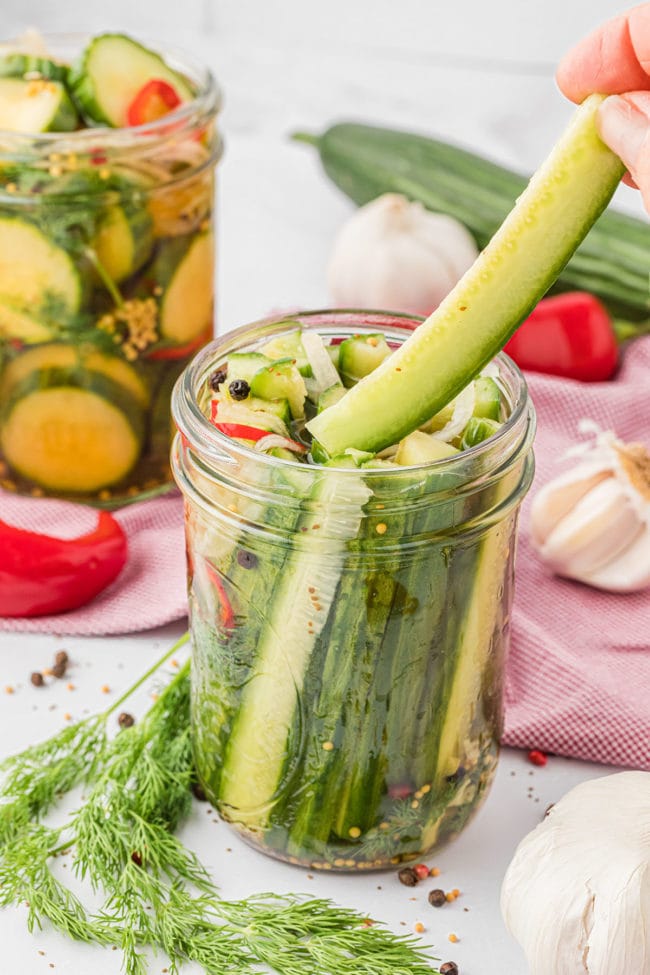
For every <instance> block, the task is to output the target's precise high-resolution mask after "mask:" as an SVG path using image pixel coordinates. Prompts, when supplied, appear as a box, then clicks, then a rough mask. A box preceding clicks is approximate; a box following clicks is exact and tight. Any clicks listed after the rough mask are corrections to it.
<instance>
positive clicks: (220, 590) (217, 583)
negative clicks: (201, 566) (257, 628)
mask: <svg viewBox="0 0 650 975" xmlns="http://www.w3.org/2000/svg"><path fill="white" fill-rule="evenodd" d="M205 565H206V569H207V572H208V577H209V579H210V582H211V583H212V585H213V586H214V588H215V589H216V591H217V596H218V598H219V623H220V624H221V626H222V627H223V628H224V630H229V631H230V630H232V629H234V626H235V611H234V609H233V608H232V603H231V602H230V600H229V599H228V593H227V592H226V587H225V586H224V584H223V582H222V581H221V576H220V575H219V573H218V572H217V570H216V569H215V567H214V566H213V565H212V562H208V560H207V559H206V560H205Z"/></svg>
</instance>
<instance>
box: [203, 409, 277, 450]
mask: <svg viewBox="0 0 650 975" xmlns="http://www.w3.org/2000/svg"><path fill="white" fill-rule="evenodd" d="M218 413H219V400H218V399H213V400H212V404H211V407H210V421H211V422H212V423H213V424H214V426H215V427H216V428H217V430H219V432H220V433H225V435H226V436H227V437H235V438H237V439H239V440H253V441H254V442H255V443H257V441H258V440H261V439H262V437H268V435H269V431H268V430H260V429H259V427H249V426H248V424H246V423H226V422H225V421H224V422H221V421H220V420H219V419H218Z"/></svg>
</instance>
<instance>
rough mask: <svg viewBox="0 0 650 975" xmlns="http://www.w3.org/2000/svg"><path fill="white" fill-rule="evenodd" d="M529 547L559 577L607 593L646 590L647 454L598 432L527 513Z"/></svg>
mask: <svg viewBox="0 0 650 975" xmlns="http://www.w3.org/2000/svg"><path fill="white" fill-rule="evenodd" d="M531 532H532V540H533V544H534V545H535V547H536V548H537V551H538V553H539V555H540V556H541V558H542V559H543V560H544V561H545V562H546V563H547V564H548V566H549V567H550V568H551V569H552V570H553V571H554V572H555V573H557V574H558V575H561V576H566V577H567V578H570V579H577V580H578V581H580V582H585V583H587V584H588V585H591V586H594V587H595V588H599V589H607V590H610V591H612V592H634V591H637V590H639V589H644V588H645V587H646V586H650V454H649V453H648V451H647V450H646V448H645V447H643V446H642V445H641V444H624V443H622V442H621V441H620V440H617V438H616V437H615V436H614V435H613V434H612V433H610V432H599V433H598V434H597V436H596V439H595V441H594V443H593V444H591V445H587V446H585V449H584V450H583V451H582V454H581V459H580V462H579V463H578V464H577V465H576V466H574V468H573V469H572V470H570V471H567V472H565V473H564V474H561V475H560V476H559V477H557V478H555V479H554V480H553V481H551V482H550V483H549V484H546V485H545V486H544V487H543V488H541V490H539V491H538V492H537V495H536V496H535V497H534V498H533V503H532V507H531Z"/></svg>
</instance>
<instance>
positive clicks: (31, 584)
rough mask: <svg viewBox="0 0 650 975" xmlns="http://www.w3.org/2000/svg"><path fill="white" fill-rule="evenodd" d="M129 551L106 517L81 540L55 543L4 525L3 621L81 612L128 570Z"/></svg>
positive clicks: (0, 562)
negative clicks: (10, 618)
mask: <svg viewBox="0 0 650 975" xmlns="http://www.w3.org/2000/svg"><path fill="white" fill-rule="evenodd" d="M127 554H128V546H127V540H126V535H125V534H124V530H123V529H122V527H121V526H120V524H119V523H118V522H117V521H116V520H115V518H113V516H112V515H110V514H109V513H108V512H107V511H101V512H100V513H99V520H98V522H97V527H96V528H94V529H93V530H92V531H91V532H88V533H87V534H86V535H80V536H79V537H78V538H71V539H62V538H53V537H52V536H51V535H40V534H38V533H37V532H31V531H26V530H25V529H22V528H16V527H15V526H13V525H8V524H7V523H6V522H3V521H0V616H5V617H15V616H46V615H49V614H51V613H66V612H68V611H69V610H72V609H78V608H79V607H80V606H84V605H85V604H86V603H88V602H90V600H91V599H94V598H95V596H97V595H99V593H100V592H102V590H104V589H105V588H106V587H107V586H108V585H110V583H111V582H113V581H114V579H116V578H117V577H118V575H119V574H120V572H121V571H122V569H123V568H124V566H125V564H126V560H127Z"/></svg>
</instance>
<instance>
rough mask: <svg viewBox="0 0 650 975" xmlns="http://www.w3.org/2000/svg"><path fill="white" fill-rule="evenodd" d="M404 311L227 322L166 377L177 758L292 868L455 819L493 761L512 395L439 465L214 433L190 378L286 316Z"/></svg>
mask: <svg viewBox="0 0 650 975" xmlns="http://www.w3.org/2000/svg"><path fill="white" fill-rule="evenodd" d="M414 324H416V322H415V321H414V320H413V319H409V318H396V317H394V316H388V315H370V314H368V315H362V314H351V313H344V312H325V313H317V314H313V315H303V316H297V317H296V318H295V319H292V322H291V323H287V322H283V323H277V322H276V323H266V324H262V325H255V326H251V327H248V328H245V329H240V330H238V331H237V332H234V333H230V334H229V335H227V336H225V337H224V338H222V339H221V340H220V341H218V342H216V343H214V344H212V345H211V346H209V347H208V348H207V349H205V350H204V351H203V352H202V353H201V354H200V355H199V356H198V357H197V359H196V360H195V361H194V363H193V364H192V365H191V366H190V367H189V369H188V370H187V371H186V373H185V374H184V376H183V377H182V378H181V379H180V380H179V383H178V385H177V387H176V390H175V394H174V415H175V419H176V422H177V425H178V427H179V430H180V435H179V436H178V437H177V438H176V441H175V447H174V453H173V465H174V471H175V476H176V479H177V482H178V484H179V486H180V487H181V489H182V491H183V493H184V496H185V510H186V531H187V554H188V572H189V598H190V612H191V628H192V637H193V647H194V651H193V653H194V656H193V692H192V721H193V735H194V748H195V756H196V765H197V771H198V774H199V777H200V779H201V782H202V784H203V787H204V789H205V791H206V794H207V795H208V797H209V799H210V801H211V802H212V803H214V804H215V806H216V807H217V808H218V809H219V811H220V813H221V815H222V816H223V817H224V818H225V819H227V820H228V821H229V822H230V823H231V824H232V825H233V826H234V828H236V829H237V830H238V831H239V832H240V833H241V834H242V835H243V836H244V837H245V838H246V839H247V840H248V841H250V842H251V843H253V844H254V845H255V846H257V847H259V848H260V849H261V850H263V851H265V852H267V853H269V854H271V855H273V856H276V857H280V858H282V859H286V860H289V861H290V862H292V863H300V864H303V865H305V866H309V867H316V868H318V867H320V868H325V869H335V870H336V869H340V870H355V869H372V868H381V867H385V866H386V865H387V864H390V863H396V862H399V861H401V860H408V859H411V858H413V857H419V856H422V855H424V854H425V853H427V852H428V851H430V850H431V849H432V848H433V847H436V846H438V845H440V844H442V843H444V842H446V841H447V840H449V839H450V838H451V837H452V836H454V835H455V834H457V833H458V832H459V830H460V829H462V828H463V826H464V825H465V823H466V822H467V821H468V819H469V817H470V816H471V815H472V813H473V812H474V811H475V810H476V809H477V807H478V805H479V804H480V802H481V800H482V798H483V797H484V796H485V795H486V793H487V790H488V788H489V786H490V783H491V781H492V777H493V775H494V771H495V767H496V761H497V754H498V742H499V736H500V733H501V727H502V682H503V672H504V664H505V658H506V652H507V645H508V620H509V613H510V605H511V598H512V581H513V555H514V542H515V531H516V522H517V513H518V508H519V505H520V502H521V500H522V497H523V495H524V493H525V492H526V490H527V488H528V486H529V484H530V480H531V477H532V468H533V460H532V452H531V440H532V432H533V425H534V423H533V416H532V409H531V407H530V404H529V402H528V400H527V396H526V390H525V384H524V382H523V379H522V377H521V375H520V373H519V372H518V370H517V369H516V367H514V366H513V364H512V363H511V362H510V361H509V360H508V359H507V358H506V357H503V356H501V357H499V359H498V363H499V375H500V380H499V381H500V383H501V387H502V390H503V399H504V404H505V410H506V413H507V418H506V420H505V422H504V424H503V426H502V427H501V429H500V431H499V433H498V434H497V435H496V436H494V437H492V438H491V439H490V440H488V441H485V442H484V443H482V444H480V445H479V446H477V447H474V448H472V449H470V450H467V451H464V452H463V453H459V454H457V455H456V456H454V457H453V458H452V459H450V460H443V461H438V462H436V463H430V464H428V465H424V466H416V467H406V468H401V469H400V468H393V469H386V468H380V469H357V468H353V469H349V468H348V469H345V468H328V467H318V466H308V465H301V464H298V463H292V462H291V461H287V460H283V459H279V458H275V457H271V456H267V455H264V454H261V453H256V452H255V451H253V450H251V449H249V448H247V447H245V446H242V445H240V444H238V443H237V442H235V441H233V440H231V439H229V438H228V437H226V436H224V435H222V434H221V433H219V431H218V430H216V429H215V428H214V427H213V426H212V425H211V424H210V423H209V421H208V419H207V417H206V415H205V414H206V404H207V396H208V391H209V377H210V375H211V374H212V373H213V372H214V370H215V369H216V368H217V367H218V366H221V365H223V363H224V361H225V360H227V359H228V356H229V355H231V354H232V353H234V352H241V351H244V350H245V351H250V350H254V349H255V348H256V347H259V345H260V344H261V343H262V342H263V341H268V339H269V338H271V337H274V336H278V335H281V334H282V333H283V332H286V331H287V329H288V328H294V329H295V328H296V327H297V325H300V326H301V327H302V328H303V329H304V328H314V329H317V330H318V332H319V333H320V334H321V335H322V336H324V337H329V338H332V337H333V338H334V339H340V338H344V337H346V336H348V335H352V334H354V335H359V334H363V333H364V331H365V332H374V333H376V332H379V331H381V332H383V333H384V334H385V335H386V337H387V339H388V341H389V342H390V343H393V344H395V343H399V342H402V341H404V339H405V338H406V337H407V335H408V333H409V331H410V330H411V329H412V328H413V326H414Z"/></svg>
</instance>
